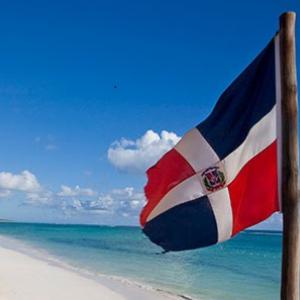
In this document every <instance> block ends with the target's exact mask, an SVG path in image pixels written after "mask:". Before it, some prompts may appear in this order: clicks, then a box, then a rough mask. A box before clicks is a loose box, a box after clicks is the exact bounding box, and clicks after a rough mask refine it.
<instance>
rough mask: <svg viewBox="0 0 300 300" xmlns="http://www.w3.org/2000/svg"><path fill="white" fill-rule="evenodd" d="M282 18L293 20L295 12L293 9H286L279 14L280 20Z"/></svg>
mask: <svg viewBox="0 0 300 300" xmlns="http://www.w3.org/2000/svg"><path fill="white" fill-rule="evenodd" d="M283 19H290V20H295V19H296V13H295V12H294V11H286V12H284V13H283V14H281V15H280V20H281V21H282V20H283Z"/></svg>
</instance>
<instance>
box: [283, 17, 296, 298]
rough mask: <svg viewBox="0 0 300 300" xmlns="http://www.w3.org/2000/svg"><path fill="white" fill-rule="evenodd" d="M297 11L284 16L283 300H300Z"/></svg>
mask: <svg viewBox="0 0 300 300" xmlns="http://www.w3.org/2000/svg"><path fill="white" fill-rule="evenodd" d="M295 22H296V14H295V13H294V12H287V13H284V14H282V15H281V16H280V68H281V97H282V100H281V109H282V113H281V117H282V188H281V199H282V212H283V242H282V270H281V300H299V255H300V247H299V200H298V120H297V118H298V117H297V106H298V105H297V75H296V57H295Z"/></svg>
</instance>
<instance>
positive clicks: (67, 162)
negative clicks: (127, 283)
mask: <svg viewBox="0 0 300 300" xmlns="http://www.w3.org/2000/svg"><path fill="white" fill-rule="evenodd" d="M1 4H2V5H1V10H0V36H1V46H0V76H1V81H0V127H1V130H0V135H1V140H2V143H1V147H0V172H1V173H0V211H1V215H0V218H7V219H13V220H18V221H33V222H37V221H38V222H58V223H61V222H62V223H97V224H137V214H138V211H139V210H140V208H141V206H142V205H143V201H144V198H143V186H144V184H145V181H146V178H145V175H144V171H145V169H146V168H147V167H148V166H149V165H151V164H152V163H153V162H155V160H156V159H157V158H158V157H159V156H160V155H161V154H162V153H164V152H165V151H167V150H168V149H169V148H170V147H172V146H173V145H174V144H175V143H176V142H177V141H178V139H179V137H180V136H182V135H183V134H184V133H185V132H186V131H187V130H189V129H190V128H192V127H194V126H195V125H197V124H198V123H199V122H200V121H201V120H203V119H204V118H205V117H206V116H207V115H208V114H209V112H210V111H211V109H212V107H213V106H214V104H215V103H216V101H217V99H218V97H219V95H220V94H221V92H222V91H223V90H224V89H225V88H226V87H227V86H228V85H229V84H230V82H231V81H232V80H233V79H234V78H235V77H236V76H237V75H238V74H239V73H240V72H241V71H242V70H243V69H244V68H245V67H246V66H247V65H248V64H249V63H250V62H251V60H252V59H253V58H254V57H255V56H256V55H257V54H258V53H259V52H260V51H261V50H262V49H263V48H264V47H265V46H266V44H267V43H268V41H269V40H270V39H271V38H272V36H273V35H274V34H275V33H276V31H277V30H278V17H279V15H280V14H281V13H282V12H284V11H288V10H294V11H296V12H300V5H299V2H297V1H295V0H294V1H283V0H280V1H273V0H272V1H271V0H264V1H258V0H254V1H237V0H234V1H221V0H219V1H216V0H212V1H201V2H200V1H177V0H176V1H156V0H153V1H115V0H112V1H89V2H88V3H87V2H86V1H59V2H55V3H54V2H53V1H13V2H11V1H10V2H8V1H2V2H1ZM299 24H300V23H299V22H298V25H297V38H298V40H299V34H300V30H299V29H300V28H299V26H300V25H299ZM297 53H298V57H300V55H299V52H297ZM298 69H299V64H298ZM263 226H265V227H266V228H272V229H278V228H280V218H279V217H278V216H275V217H274V218H272V219H271V220H269V221H268V222H267V223H265V224H264V225H263Z"/></svg>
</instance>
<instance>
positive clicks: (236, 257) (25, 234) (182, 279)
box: [0, 223, 282, 300]
mask: <svg viewBox="0 0 300 300" xmlns="http://www.w3.org/2000/svg"><path fill="white" fill-rule="evenodd" d="M0 235H1V236H5V237H8V238H10V239H11V241H13V242H10V243H6V242H4V241H6V239H3V240H2V241H1V243H2V244H1V245H2V246H6V247H13V248H18V247H20V249H21V248H22V247H23V248H24V245H26V246H28V247H27V251H30V250H28V249H38V250H40V253H42V254H43V255H44V256H49V257H51V258H55V259H56V261H58V262H62V263H64V264H67V265H69V266H71V267H72V268H75V269H76V270H78V271H79V272H80V271H82V272H88V273H89V274H92V276H95V277H97V276H103V275H107V276H109V277H114V278H120V279H122V278H126V279H128V280H130V281H132V282H137V283H140V284H141V285H145V286H151V287H153V288H156V289H161V290H165V291H168V292H171V293H174V294H177V295H184V296H185V297H190V298H192V299H204V300H206V299H214V300H215V299H218V300H227V299H228V300H233V299H243V300H247V299H249V300H250V299H251V300H253V299H263V300H268V299H270V300H274V299H279V289H280V261H281V239H282V234H281V233H280V232H270V231H246V232H243V233H240V234H239V235H237V236H236V237H235V238H233V239H231V240H229V241H227V242H225V243H222V244H218V245H216V246H211V247H208V248H203V249H198V250H192V251H183V252H170V253H166V254H163V253H162V251H161V249H160V248H159V247H157V246H155V245H153V244H152V243H151V242H149V240H148V239H147V238H146V237H145V236H144V235H143V233H142V232H141V230H140V229H139V228H138V227H118V226H117V227H108V226H88V225H52V224H30V223H0ZM4 244H6V245H4ZM31 246H33V247H31Z"/></svg>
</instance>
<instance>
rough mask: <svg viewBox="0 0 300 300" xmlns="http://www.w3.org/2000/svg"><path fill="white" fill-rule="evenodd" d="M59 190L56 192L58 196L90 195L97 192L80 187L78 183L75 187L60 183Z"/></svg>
mask: <svg viewBox="0 0 300 300" xmlns="http://www.w3.org/2000/svg"><path fill="white" fill-rule="evenodd" d="M60 188H61V191H60V192H58V193H57V195H58V196H60V197H75V196H88V197H92V196H95V195H97V192H96V191H94V190H92V189H90V188H81V187H80V186H79V185H76V186H75V188H71V187H69V186H67V185H62V186H61V187H60Z"/></svg>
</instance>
